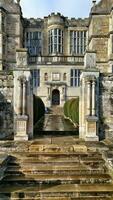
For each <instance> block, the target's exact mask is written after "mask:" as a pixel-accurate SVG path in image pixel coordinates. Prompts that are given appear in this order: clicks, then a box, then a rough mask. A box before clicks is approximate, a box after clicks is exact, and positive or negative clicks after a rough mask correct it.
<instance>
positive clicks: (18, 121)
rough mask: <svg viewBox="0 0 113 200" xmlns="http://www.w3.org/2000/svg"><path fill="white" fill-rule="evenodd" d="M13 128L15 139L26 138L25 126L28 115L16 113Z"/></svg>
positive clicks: (21, 139)
mask: <svg viewBox="0 0 113 200" xmlns="http://www.w3.org/2000/svg"><path fill="white" fill-rule="evenodd" d="M15 126H16V127H15V130H16V135H15V137H14V140H15V141H24V140H28V133H27V126H28V116H27V115H18V116H17V117H16V118H15Z"/></svg>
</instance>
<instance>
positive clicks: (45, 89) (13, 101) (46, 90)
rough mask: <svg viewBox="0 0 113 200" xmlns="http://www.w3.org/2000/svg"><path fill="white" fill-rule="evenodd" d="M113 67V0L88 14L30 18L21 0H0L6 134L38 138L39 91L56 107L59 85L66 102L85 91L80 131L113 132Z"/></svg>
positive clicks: (1, 118)
mask: <svg viewBox="0 0 113 200" xmlns="http://www.w3.org/2000/svg"><path fill="white" fill-rule="evenodd" d="M84 55H85V56H84ZM112 73H113V0H100V1H99V2H98V3H94V5H92V8H91V12H90V16H89V18H85V19H75V18H72V19H68V18H67V17H64V16H62V15H61V14H60V13H51V14H50V15H49V16H47V17H44V18H43V19H39V18H37V19H33V18H30V19H24V18H23V16H22V10H21V6H20V1H14V0H0V104H1V106H0V110H1V111H0V126H1V128H0V138H3V137H6V136H7V135H8V136H9V137H11V134H13V138H15V140H18V139H30V138H32V137H33V95H36V96H40V97H41V98H42V100H43V102H44V104H45V106H46V107H51V106H52V103H54V101H55V100H54V99H53V94H54V91H55V90H57V93H58V94H59V97H58V96H57V97H58V98H59V99H58V101H57V103H58V104H59V105H58V106H61V107H63V105H64V103H65V101H66V100H68V99H71V98H76V97H79V99H80V137H82V138H84V139H85V140H98V139H103V138H107V137H112V135H113V125H112V116H113V88H112V87H113V83H112V82H113V80H112ZM75 112H76V111H75ZM22 121H23V123H22ZM20 132H21V133H22V134H23V135H21V137H20V135H19V134H20Z"/></svg>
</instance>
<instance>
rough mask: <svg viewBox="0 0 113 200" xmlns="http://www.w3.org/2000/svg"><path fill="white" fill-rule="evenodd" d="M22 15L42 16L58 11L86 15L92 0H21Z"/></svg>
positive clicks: (76, 15)
mask: <svg viewBox="0 0 113 200" xmlns="http://www.w3.org/2000/svg"><path fill="white" fill-rule="evenodd" d="M21 6H22V11H23V16H24V17H28V18H29V17H35V18H37V17H38V18H43V17H44V16H48V14H50V13H51V12H60V13H62V14H63V15H64V16H68V17H69V18H71V17H76V18H78V17H87V16H88V15H89V11H90V8H91V6H92V0H21Z"/></svg>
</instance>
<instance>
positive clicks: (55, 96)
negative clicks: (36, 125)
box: [52, 89, 60, 106]
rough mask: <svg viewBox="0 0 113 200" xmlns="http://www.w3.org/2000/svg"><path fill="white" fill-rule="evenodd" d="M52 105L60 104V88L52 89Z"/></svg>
mask: <svg viewBox="0 0 113 200" xmlns="http://www.w3.org/2000/svg"><path fill="white" fill-rule="evenodd" d="M52 105H54V106H57V105H60V91H59V90H58V89H54V90H53V91H52Z"/></svg>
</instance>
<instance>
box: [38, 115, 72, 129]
mask: <svg viewBox="0 0 113 200" xmlns="http://www.w3.org/2000/svg"><path fill="white" fill-rule="evenodd" d="M37 130H42V131H76V128H75V127H74V125H73V124H72V123H71V122H70V121H69V120H67V119H64V117H63V116H60V115H49V114H47V115H45V118H44V120H42V121H41V122H40V123H39V124H38V127H37Z"/></svg>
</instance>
